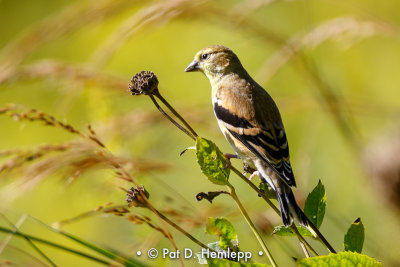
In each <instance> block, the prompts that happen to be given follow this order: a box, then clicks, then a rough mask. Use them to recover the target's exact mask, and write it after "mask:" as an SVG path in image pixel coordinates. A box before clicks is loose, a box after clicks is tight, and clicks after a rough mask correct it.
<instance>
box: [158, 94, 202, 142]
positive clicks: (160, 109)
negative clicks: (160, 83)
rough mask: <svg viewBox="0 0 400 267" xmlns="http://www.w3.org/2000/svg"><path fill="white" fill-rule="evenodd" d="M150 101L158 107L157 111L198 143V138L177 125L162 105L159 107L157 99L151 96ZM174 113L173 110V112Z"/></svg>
mask: <svg viewBox="0 0 400 267" xmlns="http://www.w3.org/2000/svg"><path fill="white" fill-rule="evenodd" d="M150 99H151V101H153V103H154V105H155V106H156V107H157V109H158V110H159V111H160V112H161V113H162V114H163V115H164V116H165V117H166V118H167V119H168V120H169V121H170V122H172V124H173V125H175V126H176V127H178V129H179V130H181V131H182V132H184V133H185V134H187V135H188V136H189V137H190V138H192V139H193V140H195V141H196V137H195V136H194V135H193V134H192V133H190V132H188V130H186V129H185V128H184V127H182V125H180V124H179V123H177V122H176V121H175V120H174V119H173V118H171V116H169V115H168V114H167V113H166V112H165V111H164V110H163V109H162V108H161V107H160V105H158V103H157V101H156V99H155V98H154V96H152V95H150ZM171 111H172V110H171Z"/></svg>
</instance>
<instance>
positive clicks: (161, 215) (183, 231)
mask: <svg viewBox="0 0 400 267" xmlns="http://www.w3.org/2000/svg"><path fill="white" fill-rule="evenodd" d="M152 211H153V212H155V213H157V215H158V216H160V218H161V219H163V220H164V221H165V222H167V223H168V224H169V225H171V226H172V227H174V228H175V229H176V230H178V231H179V232H181V233H182V234H184V235H185V236H186V237H187V238H189V239H190V240H192V241H193V242H194V243H196V244H197V245H199V246H200V247H202V248H205V249H209V250H210V251H213V252H216V251H214V250H213V249H211V248H209V247H207V246H206V245H204V244H203V243H202V242H201V241H199V240H198V239H196V238H195V237H194V236H192V235H191V234H189V233H188V232H186V231H185V230H183V229H182V228H181V227H180V226H179V225H177V224H176V223H174V222H173V221H171V220H170V219H168V218H167V217H165V216H164V214H162V213H161V212H159V211H158V210H156V209H152Z"/></svg>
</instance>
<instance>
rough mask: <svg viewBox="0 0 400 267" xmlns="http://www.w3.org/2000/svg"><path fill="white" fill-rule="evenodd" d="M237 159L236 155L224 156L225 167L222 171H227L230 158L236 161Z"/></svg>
mask: <svg viewBox="0 0 400 267" xmlns="http://www.w3.org/2000/svg"><path fill="white" fill-rule="evenodd" d="M237 157H238V156H237V155H233V154H224V158H225V160H226V165H225V167H223V168H222V169H223V170H225V169H228V168H229V167H230V166H231V165H232V163H231V159H232V158H234V159H237Z"/></svg>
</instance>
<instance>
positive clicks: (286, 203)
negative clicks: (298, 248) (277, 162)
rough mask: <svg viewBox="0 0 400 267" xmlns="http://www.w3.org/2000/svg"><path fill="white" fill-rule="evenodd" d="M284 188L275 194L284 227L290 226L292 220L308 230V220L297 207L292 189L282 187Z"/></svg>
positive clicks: (285, 186)
mask: <svg viewBox="0 0 400 267" xmlns="http://www.w3.org/2000/svg"><path fill="white" fill-rule="evenodd" d="M283 187H284V188H281V189H282V190H279V191H281V192H279V193H278V192H277V194H276V195H277V199H278V202H279V205H280V208H281V216H282V221H283V224H284V225H285V226H291V225H292V224H293V220H294V219H297V220H298V221H299V223H300V225H302V226H304V227H307V228H308V226H309V225H308V220H307V217H306V215H305V214H304V212H303V211H302V210H301V209H300V207H299V206H298V205H297V202H296V199H295V198H294V195H293V192H292V189H291V188H290V187H289V186H287V185H283Z"/></svg>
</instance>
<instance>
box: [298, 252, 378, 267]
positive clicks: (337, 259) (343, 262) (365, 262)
mask: <svg viewBox="0 0 400 267" xmlns="http://www.w3.org/2000/svg"><path fill="white" fill-rule="evenodd" d="M297 264H298V266H300V267H381V266H382V263H381V262H379V261H377V260H375V259H374V258H371V257H369V256H367V255H362V254H358V253H356V252H339V253H338V254H333V253H332V254H329V255H328V256H319V257H312V258H307V259H301V260H299V261H298V262H297Z"/></svg>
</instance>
